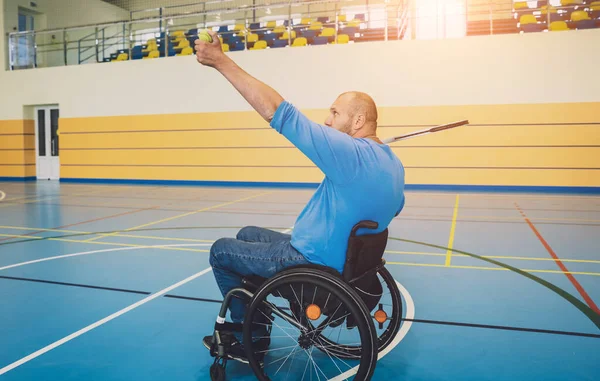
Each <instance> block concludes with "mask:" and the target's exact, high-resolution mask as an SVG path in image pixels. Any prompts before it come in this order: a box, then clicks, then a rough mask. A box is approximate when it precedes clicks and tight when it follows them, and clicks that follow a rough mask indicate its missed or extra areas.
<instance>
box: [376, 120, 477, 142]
mask: <svg viewBox="0 0 600 381" xmlns="http://www.w3.org/2000/svg"><path fill="white" fill-rule="evenodd" d="M465 124H469V121H468V120H466V119H465V120H460V121H458V122H453V123H448V124H441V125H439V126H435V127H432V128H428V129H425V130H421V131H417V132H412V133H410V134H406V135H401V136H393V137H390V138H387V139H383V140H382V142H383V143H384V144H390V143H393V142H397V141H399V140H405V139H410V138H414V137H415V136H421V135H426V134H431V133H434V132H438V131H443V130H448V129H450V128H455V127H460V126H464V125H465Z"/></svg>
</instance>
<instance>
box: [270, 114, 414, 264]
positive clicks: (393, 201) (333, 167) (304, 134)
mask: <svg viewBox="0 0 600 381" xmlns="http://www.w3.org/2000/svg"><path fill="white" fill-rule="evenodd" d="M271 126H272V127H273V128H275V129H276V130H277V131H278V132H280V133H281V134H282V135H284V136H285V137H286V138H288V139H289V140H290V141H291V142H292V143H293V144H294V145H295V146H296V147H298V148H299V149H300V150H301V151H302V152H303V153H304V154H305V155H306V156H307V157H308V158H309V159H310V160H311V161H313V162H314V163H315V164H316V165H317V166H318V167H319V169H321V170H322V171H323V173H324V174H325V179H324V180H323V182H322V183H321V184H320V186H319V188H318V189H317V191H316V192H315V194H314V195H313V197H312V198H311V200H310V201H309V203H308V204H307V205H306V207H305V208H304V210H303V211H302V213H301V214H300V215H299V216H298V219H297V221H296V224H295V225H294V230H293V233H292V240H291V244H292V246H293V247H294V248H295V249H296V250H298V251H299V252H300V253H302V254H303V255H304V256H305V257H306V259H308V260H309V261H310V262H313V263H317V264H321V265H325V266H330V267H333V268H334V269H336V270H338V271H339V272H340V273H341V272H342V271H343V268H344V262H345V257H346V248H347V244H348V239H349V237H350V231H351V230H352V227H353V226H354V225H355V224H357V223H358V222H360V221H362V220H371V221H376V222H377V223H378V224H379V228H378V229H377V230H376V231H369V232H362V231H359V232H358V234H359V235H360V234H363V233H367V234H369V233H376V232H379V231H382V230H384V229H385V228H386V227H387V226H388V224H389V223H390V221H391V220H392V218H393V217H394V216H395V215H397V214H398V213H399V212H400V210H401V209H402V208H403V206H404V168H403V166H402V163H401V162H400V160H399V159H398V158H397V157H396V155H395V154H394V153H393V152H392V150H391V148H390V147H389V146H387V145H385V144H379V143H377V142H375V141H374V140H371V139H368V138H360V139H357V138H353V137H350V136H349V135H347V134H345V133H343V132H340V131H337V130H335V129H333V128H330V127H325V126H322V125H319V124H317V123H314V122H312V121H310V120H308V119H307V118H306V117H305V116H304V115H303V114H302V113H300V112H299V111H298V110H297V109H296V108H295V107H294V106H292V105H291V104H289V103H288V102H283V103H282V104H281V106H280V107H279V108H278V109H277V111H276V113H275V115H274V117H273V120H272V121H271Z"/></svg>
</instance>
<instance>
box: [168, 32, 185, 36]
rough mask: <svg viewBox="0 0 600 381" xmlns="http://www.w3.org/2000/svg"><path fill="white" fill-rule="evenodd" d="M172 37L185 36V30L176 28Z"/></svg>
mask: <svg viewBox="0 0 600 381" xmlns="http://www.w3.org/2000/svg"><path fill="white" fill-rule="evenodd" d="M171 36H172V37H185V32H184V31H183V30H175V31H173V32H171Z"/></svg>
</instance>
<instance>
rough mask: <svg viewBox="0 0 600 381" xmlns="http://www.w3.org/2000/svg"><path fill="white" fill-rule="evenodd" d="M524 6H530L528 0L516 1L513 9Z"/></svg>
mask: <svg viewBox="0 0 600 381" xmlns="http://www.w3.org/2000/svg"><path fill="white" fill-rule="evenodd" d="M524 8H529V5H528V4H527V2H526V1H517V2H516V3H514V4H513V9H515V10H516V9H524Z"/></svg>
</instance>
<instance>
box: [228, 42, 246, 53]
mask: <svg viewBox="0 0 600 381" xmlns="http://www.w3.org/2000/svg"><path fill="white" fill-rule="evenodd" d="M244 49H246V44H244V43H243V42H242V41H237V42H234V43H230V44H229V51H231V52H235V51H240V50H244Z"/></svg>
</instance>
